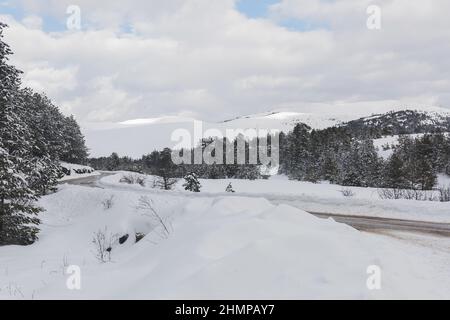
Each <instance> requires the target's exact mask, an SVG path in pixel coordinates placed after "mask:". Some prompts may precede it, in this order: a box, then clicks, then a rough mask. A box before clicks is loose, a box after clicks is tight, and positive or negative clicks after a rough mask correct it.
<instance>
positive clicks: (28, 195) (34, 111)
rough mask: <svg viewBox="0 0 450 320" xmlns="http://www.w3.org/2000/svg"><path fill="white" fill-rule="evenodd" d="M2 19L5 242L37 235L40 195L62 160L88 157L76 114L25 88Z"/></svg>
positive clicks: (1, 216) (0, 214) (0, 204)
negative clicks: (64, 112)
mask: <svg viewBox="0 0 450 320" xmlns="http://www.w3.org/2000/svg"><path fill="white" fill-rule="evenodd" d="M6 27H7V25H6V24H4V23H1V22H0V245H7V244H18V245H26V244H30V243H33V242H34V241H35V240H36V239H37V233H38V231H39V230H38V227H37V225H38V224H39V223H40V220H39V217H38V214H39V212H41V211H42V209H41V208H39V207H38V206H37V205H36V201H37V200H38V198H39V197H40V196H42V195H45V194H47V193H48V192H51V191H53V190H55V188H56V184H57V180H58V178H59V177H60V176H61V174H62V173H61V168H60V165H59V163H60V161H67V162H72V163H83V162H85V160H86V158H87V156H88V150H87V148H86V146H85V141H84V137H83V135H82V134H81V131H80V127H79V126H78V123H77V122H76V120H75V119H74V117H73V116H69V117H66V116H64V115H63V114H62V113H61V112H60V111H59V109H58V108H57V107H56V106H55V105H54V104H53V103H52V101H51V100H50V99H49V98H48V97H46V96H45V94H42V93H36V92H34V91H33V90H31V89H29V88H21V74H22V72H21V71H20V70H18V69H17V68H16V67H14V66H13V65H11V64H9V61H8V60H9V57H10V56H11V55H12V54H13V52H12V50H11V49H10V47H9V45H8V44H7V43H5V42H4V41H3V36H4V34H3V32H4V29H5V28H6Z"/></svg>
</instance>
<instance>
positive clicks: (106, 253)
mask: <svg viewBox="0 0 450 320" xmlns="http://www.w3.org/2000/svg"><path fill="white" fill-rule="evenodd" d="M116 241H117V235H116V234H111V233H108V228H107V227H105V229H104V230H99V231H97V232H96V233H94V237H93V239H92V243H93V244H94V245H95V252H94V254H95V257H96V258H97V259H98V260H99V261H100V262H102V263H105V262H109V261H111V251H112V247H113V244H114V243H115V242H116Z"/></svg>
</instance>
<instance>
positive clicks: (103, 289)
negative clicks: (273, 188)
mask: <svg viewBox="0 0 450 320" xmlns="http://www.w3.org/2000/svg"><path fill="white" fill-rule="evenodd" d="M116 176H117V175H116ZM113 177H114V176H113ZM110 178H111V177H108V178H105V180H108V179H110ZM281 181H283V180H281ZM110 183H112V181H111V180H110ZM240 187H242V185H237V186H236V189H239V188H240ZM104 188H105V189H101V188H87V187H80V186H73V185H64V186H62V187H61V188H60V191H59V192H57V193H55V194H52V195H48V196H46V197H44V198H42V199H41V201H40V205H42V206H43V207H45V208H46V210H47V211H46V212H45V213H44V214H43V215H42V220H43V225H42V232H41V234H40V240H39V241H38V242H37V243H35V244H34V245H32V246H28V247H16V246H6V247H0V299H22V298H25V299H32V298H33V299H51V298H56V299H91V298H98V299H105V298H111V299H133V298H138V299H231V298H232V299H292V298H295V299H302V298H307V299H332V298H341V299H351V298H355V299H381V298H387V299H397V298H406V299H413V298H430V299H431V298H433V299H446V298H447V299H448V298H449V297H450V285H449V284H450V283H449V277H448V274H446V273H445V272H443V270H444V265H442V264H441V263H443V262H442V260H439V259H437V258H436V257H433V256H432V255H429V256H427V259H425V260H424V259H423V252H424V250H425V249H424V248H422V247H416V246H412V245H406V244H404V243H401V242H399V241H397V240H393V239H391V238H388V237H386V236H378V235H372V234H367V233H362V232H359V231H356V230H354V229H352V228H351V227H349V226H347V225H343V224H339V223H336V222H334V221H333V220H331V219H329V220H323V219H319V218H315V217H314V216H312V215H310V214H308V213H306V212H304V211H302V210H300V209H297V208H294V207H291V206H288V205H285V204H281V205H274V204H272V203H271V202H269V201H268V200H266V199H263V198H259V197H245V196H240V195H235V196H232V197H230V196H222V195H216V196H214V197H211V196H201V194H200V196H198V197H186V196H183V195H182V194H181V193H180V192H154V193H151V192H149V190H148V189H147V188H143V187H139V188H136V189H135V190H131V189H129V190H125V189H123V190H121V189H119V188H118V187H117V188H113V187H109V188H107V187H105V186H104ZM111 196H113V199H114V200H113V202H114V204H113V206H112V208H110V209H108V210H106V209H105V208H104V207H103V205H102V201H103V200H105V199H107V198H110V197H111ZM141 196H147V197H150V198H151V199H152V200H153V202H154V206H155V209H156V211H157V212H158V213H159V214H160V215H161V216H162V217H163V218H164V219H165V221H166V223H167V225H169V226H170V230H171V233H170V235H169V236H168V237H161V236H160V234H158V231H157V230H158V229H157V228H156V227H155V226H156V225H155V223H154V221H153V220H151V219H150V217H149V216H148V215H146V214H144V213H145V212H142V211H140V210H138V209H136V205H137V203H138V199H139V197H141ZM105 227H106V228H107V234H110V233H111V234H115V233H117V234H118V235H124V234H126V233H127V234H130V238H129V240H127V242H125V243H124V244H123V245H119V244H118V243H117V242H116V243H115V244H114V245H113V248H112V261H111V262H107V263H100V262H99V261H98V260H97V259H96V258H95V257H94V254H93V251H94V250H95V248H94V245H93V243H92V242H91V241H92V237H93V234H94V233H95V232H97V231H98V230H104V229H105ZM135 232H143V233H146V234H147V236H146V237H145V238H144V239H142V240H141V241H140V242H138V243H135V242H134V236H133V235H134V233H135ZM69 265H78V266H79V267H80V268H81V290H69V289H67V287H66V281H67V278H68V275H66V274H65V273H64V271H65V269H66V268H67V267H68V266H69ZM371 265H376V266H379V267H380V268H381V271H382V273H381V275H382V282H381V284H382V287H381V290H373V291H372V290H369V289H368V288H367V286H366V281H367V278H368V274H367V268H368V267H369V266H371ZM447 266H448V265H447ZM447 270H448V269H447Z"/></svg>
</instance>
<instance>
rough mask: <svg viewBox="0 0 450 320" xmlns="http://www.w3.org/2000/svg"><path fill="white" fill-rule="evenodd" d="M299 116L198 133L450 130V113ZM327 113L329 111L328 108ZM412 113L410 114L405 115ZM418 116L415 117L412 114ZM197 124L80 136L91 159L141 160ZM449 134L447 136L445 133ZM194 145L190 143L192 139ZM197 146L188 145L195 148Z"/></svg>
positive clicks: (123, 127) (230, 123)
mask: <svg viewBox="0 0 450 320" xmlns="http://www.w3.org/2000/svg"><path fill="white" fill-rule="evenodd" d="M319 110H320V111H321V109H318V111H317V112H309V113H302V112H296V111H289V110H280V111H270V112H266V113H259V114H252V115H246V116H240V117H236V118H234V119H228V120H223V121H219V122H205V121H203V122H202V130H203V132H205V131H206V130H208V129H217V130H220V131H221V132H222V133H223V134H225V133H226V130H227V129H242V130H245V129H270V130H281V131H284V132H287V131H290V130H292V129H293V127H294V126H295V125H296V124H297V123H305V124H307V125H308V126H310V127H311V128H313V129H324V128H327V127H332V126H336V125H340V126H343V125H347V126H350V127H351V128H352V129H355V130H359V131H362V130H365V129H364V128H366V127H368V126H370V127H374V128H376V130H378V129H380V130H381V129H385V127H387V128H391V129H392V130H391V131H387V132H386V133H385V134H388V133H390V132H393V134H396V133H401V132H403V131H402V128H403V125H406V124H407V125H408V127H405V128H406V129H405V130H404V131H405V132H407V133H416V131H417V130H418V132H426V130H430V129H432V128H435V127H439V128H442V129H446V128H449V129H450V121H449V119H450V111H449V110H448V109H444V108H437V107H416V106H413V107H410V106H405V107H390V108H388V107H380V108H378V109H377V110H380V111H379V114H376V115H375V114H373V113H372V111H373V110H374V108H373V107H372V108H367V109H366V108H363V107H360V108H359V107H358V106H351V107H346V108H336V110H337V111H336V112H334V113H333V112H326V113H325V112H319ZM328 110H329V108H328ZM405 110H410V111H405ZM414 110H417V111H414ZM195 121H196V119H193V118H186V117H176V116H168V117H159V118H148V119H133V120H128V121H124V122H120V123H110V124H102V125H90V126H88V128H86V129H85V130H84V133H85V136H86V141H87V144H88V146H89V148H90V152H91V156H93V157H97V156H108V155H110V154H111V153H112V152H117V153H119V155H127V156H131V157H134V158H140V157H141V156H142V154H144V153H149V152H151V151H153V150H155V149H162V148H164V147H171V148H173V147H175V146H176V145H177V141H171V135H172V133H173V132H174V131H175V130H177V129H186V130H188V131H189V132H191V133H192V135H193V132H194V122H195ZM449 131H450V130H449ZM192 139H194V137H193V136H192ZM196 142H197V141H192V143H196Z"/></svg>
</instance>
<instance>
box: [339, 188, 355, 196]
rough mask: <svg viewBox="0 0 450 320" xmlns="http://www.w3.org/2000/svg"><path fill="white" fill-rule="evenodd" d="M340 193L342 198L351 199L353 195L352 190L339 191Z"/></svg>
mask: <svg viewBox="0 0 450 320" xmlns="http://www.w3.org/2000/svg"><path fill="white" fill-rule="evenodd" d="M341 193H342V195H343V196H344V197H353V196H354V195H355V193H354V192H353V191H352V189H349V188H344V189H342V190H341Z"/></svg>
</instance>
